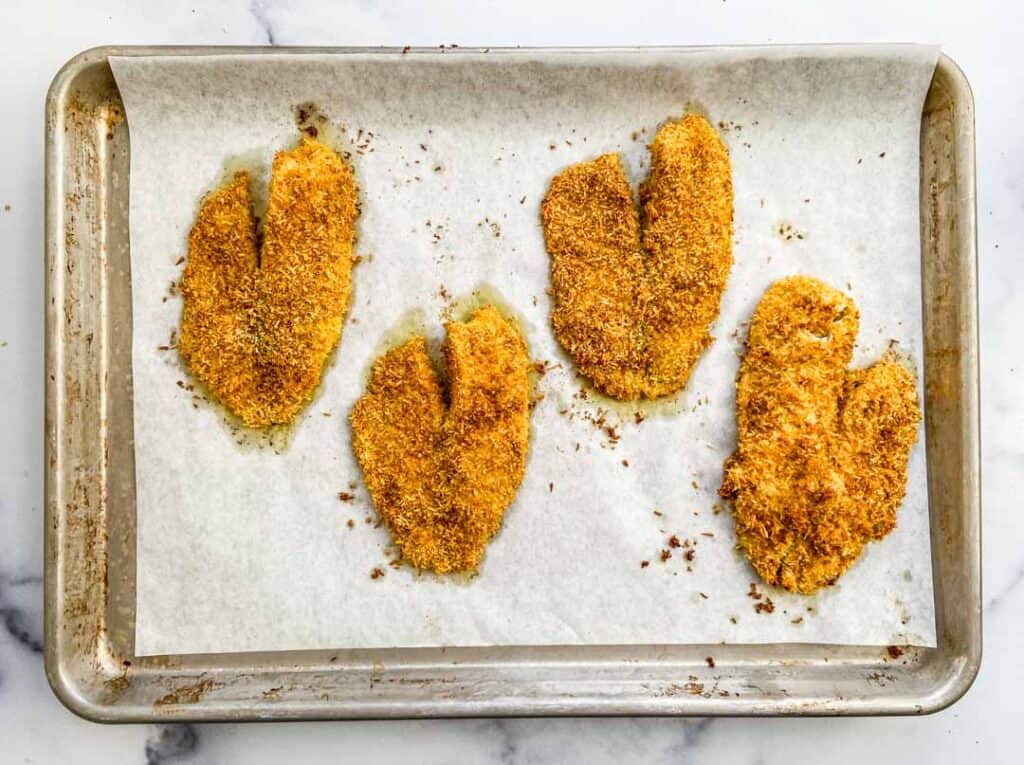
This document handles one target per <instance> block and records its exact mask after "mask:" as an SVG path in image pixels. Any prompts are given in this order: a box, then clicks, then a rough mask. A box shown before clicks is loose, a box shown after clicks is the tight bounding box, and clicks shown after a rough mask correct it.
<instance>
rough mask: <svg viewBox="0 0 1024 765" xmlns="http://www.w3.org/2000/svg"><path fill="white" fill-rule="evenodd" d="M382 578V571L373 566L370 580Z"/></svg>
mask: <svg viewBox="0 0 1024 765" xmlns="http://www.w3.org/2000/svg"><path fill="white" fill-rule="evenodd" d="M383 576H384V569H382V568H381V567H380V566H374V568H373V571H371V572H370V579H380V578H381V577H383Z"/></svg>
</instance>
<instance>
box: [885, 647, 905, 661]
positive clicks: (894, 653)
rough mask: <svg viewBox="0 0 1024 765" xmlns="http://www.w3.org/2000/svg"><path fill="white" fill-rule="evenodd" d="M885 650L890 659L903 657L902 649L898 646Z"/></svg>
mask: <svg viewBox="0 0 1024 765" xmlns="http://www.w3.org/2000/svg"><path fill="white" fill-rule="evenodd" d="M885 650H886V651H887V652H888V653H889V658H890V659H898V658H900V657H901V656H902V655H903V649H902V648H900V647H899V646H898V645H891V646H889V647H888V648H886V649H885Z"/></svg>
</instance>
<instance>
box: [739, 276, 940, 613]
mask: <svg viewBox="0 0 1024 765" xmlns="http://www.w3.org/2000/svg"><path fill="white" fill-rule="evenodd" d="M858 325H859V316H858V312H857V307H856V305H855V304H854V302H853V301H852V300H851V299H850V298H848V297H847V296H846V295H844V294H843V293H842V292H839V291H838V290H835V289H832V288H831V287H828V286H827V285H825V284H823V283H822V282H820V281H817V280H816V279H810V278H808V277H804V276H794V277H789V278H786V279H782V280H780V281H778V282H776V283H775V284H773V285H772V286H771V288H769V290H768V291H767V292H766V293H765V295H764V297H763V298H762V299H761V303H760V304H759V305H758V307H757V310H756V311H755V313H754V317H753V320H752V321H751V325H750V335H749V338H748V341H747V352H746V355H745V357H744V359H743V363H742V365H741V368H740V375H739V379H738V381H737V384H736V414H737V424H738V430H739V433H738V443H737V449H736V452H735V454H734V455H733V456H732V457H731V458H730V459H729V461H728V462H727V463H726V467H725V476H724V480H723V483H722V487H721V489H720V493H721V494H722V496H723V497H727V498H730V499H732V500H733V503H734V507H735V515H734V517H735V521H736V533H737V536H738V538H739V542H740V545H741V547H742V548H743V549H744V551H745V552H746V554H747V557H748V558H749V559H750V562H751V564H752V565H753V566H754V569H755V570H756V571H757V572H758V574H760V575H761V577H762V578H763V579H764V580H765V581H766V582H768V583H769V584H773V585H779V586H781V587H785V588H786V589H788V590H793V591H796V592H802V593H812V592H814V591H815V590H817V589H818V588H820V587H822V586H824V585H829V584H833V583H835V581H836V580H837V579H838V578H839V576H840V575H841V574H842V573H843V572H844V571H846V569H847V568H849V567H850V565H852V564H853V562H854V561H855V560H856V559H857V557H858V556H859V555H860V553H861V551H862V550H863V548H864V545H865V544H866V543H867V542H869V541H871V540H873V539H881V538H882V537H884V536H885V535H886V534H887V533H889V531H891V530H892V528H893V527H894V526H895V523H896V511H897V510H898V508H899V505H900V503H901V502H902V500H903V494H904V492H905V490H906V480H907V476H906V469H907V460H908V458H909V456H910V450H911V448H912V447H913V445H914V441H915V440H916V438H917V426H918V423H919V422H920V419H921V412H920V409H919V407H918V402H917V388H916V383H915V380H914V376H913V374H912V373H911V372H909V371H908V370H907V369H905V368H904V367H903V366H901V365H900V364H899V362H898V361H897V360H896V358H895V357H894V356H893V355H891V354H887V355H886V356H885V357H883V358H882V359H881V360H880V361H879V362H878V363H876V364H875V365H874V366H872V367H869V368H868V369H862V370H853V371H847V369H846V367H847V365H848V364H849V362H850V358H851V356H852V354H853V345H854V342H855V340H856V337H857V330H858Z"/></svg>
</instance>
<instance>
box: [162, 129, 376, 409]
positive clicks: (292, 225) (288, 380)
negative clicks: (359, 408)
mask: <svg viewBox="0 0 1024 765" xmlns="http://www.w3.org/2000/svg"><path fill="white" fill-rule="evenodd" d="M357 215H358V208H357V189H356V183H355V178H354V177H353V174H352V170H351V168H350V167H349V166H348V165H347V164H346V163H345V162H344V161H343V160H342V159H341V158H340V157H339V156H338V155H337V154H336V153H335V152H334V151H332V150H331V149H329V148H328V147H327V146H325V145H324V144H322V143H320V142H318V141H315V140H312V139H309V138H303V139H302V142H301V144H300V145H299V146H298V147H297V148H295V149H294V150H292V151H282V152H280V153H278V155H277V156H276V157H275V158H274V165H273V169H272V175H271V180H270V190H269V200H268V204H267V211H266V216H265V218H264V221H263V241H262V246H260V245H259V242H258V241H257V233H256V219H255V217H254V214H253V210H252V200H251V199H250V196H249V177H248V174H247V173H244V172H240V173H236V174H235V176H234V179H233V180H232V181H230V182H229V183H227V184H226V185H225V186H223V187H221V188H219V189H217V190H216V191H214V192H212V193H211V194H209V195H208V196H207V197H206V198H205V199H204V200H203V202H202V204H201V206H200V208H199V214H198V216H197V217H196V221H195V224H194V225H193V227H192V231H191V233H190V235H189V251H188V263H187V265H186V267H185V274H184V277H183V279H182V283H181V292H182V295H183V297H184V307H183V310H182V317H181V332H180V338H179V342H178V348H179V351H180V353H181V356H182V358H183V359H184V361H185V363H186V364H187V365H188V367H189V369H190V370H191V372H192V374H193V375H194V376H195V377H196V378H197V379H198V380H199V381H201V382H202V383H204V384H205V385H206V386H207V387H208V388H209V389H210V391H211V392H212V393H213V395H214V396H215V397H216V398H217V399H218V400H219V401H220V402H221V403H223V404H224V405H225V406H226V407H227V408H228V409H230V410H231V411H232V412H234V414H236V415H237V416H238V417H239V418H240V419H241V420H242V422H243V423H245V424H246V425H247V426H249V427H265V426H268V425H275V424H282V423H287V422H290V421H292V420H293V419H294V418H295V417H296V415H298V414H299V412H300V411H302V409H303V408H304V407H305V405H306V404H307V403H308V402H309V400H310V398H311V397H312V395H313V392H314V390H315V389H316V387H317V385H318V384H319V382H320V376H321V374H322V372H323V367H324V362H325V361H326V360H327V356H328V355H329V354H330V352H331V350H332V349H333V348H334V345H335V344H336V343H337V342H338V338H339V337H340V336H341V330H342V325H343V322H344V319H345V312H346V310H347V307H348V300H349V291H350V285H351V272H352V248H353V244H354V240H355V223H356V217H357Z"/></svg>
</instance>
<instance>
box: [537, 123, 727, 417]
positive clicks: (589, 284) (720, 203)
mask: <svg viewBox="0 0 1024 765" xmlns="http://www.w3.org/2000/svg"><path fill="white" fill-rule="evenodd" d="M650 152H651V170H650V174H649V175H648V178H647V181H646V182H645V183H644V184H643V185H642V186H641V187H640V209H639V210H638V209H637V206H636V204H635V203H634V200H633V194H632V191H631V190H630V187H629V182H628V181H627V180H626V176H625V174H624V173H623V170H622V166H621V163H620V161H619V157H618V156H617V155H615V154H605V155H603V156H601V157H598V158H597V159H595V160H593V161H590V162H584V163H581V164H578V165H573V166H572V167H569V168H568V169H566V170H564V171H562V172H561V173H559V174H558V175H556V176H555V177H554V179H552V181H551V186H550V188H549V189H548V193H547V196H546V197H545V198H544V202H543V204H542V205H541V222H542V224H543V227H544V239H545V243H546V244H547V249H548V252H549V253H550V254H551V287H552V292H551V294H552V297H553V301H554V304H553V309H552V314H551V322H552V325H553V327H554V330H555V336H556V337H557V338H558V341H559V342H560V343H561V344H562V346H563V347H564V348H565V349H566V351H568V353H569V355H570V356H571V357H572V358H573V361H575V363H576V366H577V367H578V368H579V370H580V372H581V373H582V374H583V375H585V376H586V377H588V378H590V380H591V381H592V382H593V383H594V385H595V386H596V387H597V389H598V390H600V391H601V392H602V393H605V394H607V395H609V396H612V397H614V398H617V399H621V400H634V399H638V398H658V397H660V396H666V395H669V394H672V393H675V392H676V391H679V390H681V389H682V388H684V387H685V386H686V382H687V380H688V379H689V377H690V372H691V371H692V369H693V367H694V365H695V364H696V363H697V359H698V358H699V357H700V355H701V353H703V351H704V349H705V348H707V347H708V345H710V344H711V341H712V338H711V335H710V332H709V330H710V327H711V324H712V322H713V321H714V320H715V318H716V317H717V316H718V310H719V305H720V303H721V297H722V292H723V291H724V290H725V285H726V281H727V280H728V277H729V270H730V269H731V267H732V216H733V191H732V169H731V165H730V162H729V153H728V150H727V149H726V147H725V144H724V143H723V142H722V139H721V138H720V137H719V135H718V133H717V132H715V129H714V128H713V127H712V126H711V125H710V123H708V121H707V120H706V119H704V118H703V117H700V116H696V115H688V116H687V117H685V118H683V119H682V120H680V121H676V122H669V123H666V124H665V125H664V126H663V127H662V128H661V129H660V130H659V131H658V133H657V135H656V136H655V139H654V141H653V143H652V144H651V146H650Z"/></svg>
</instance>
